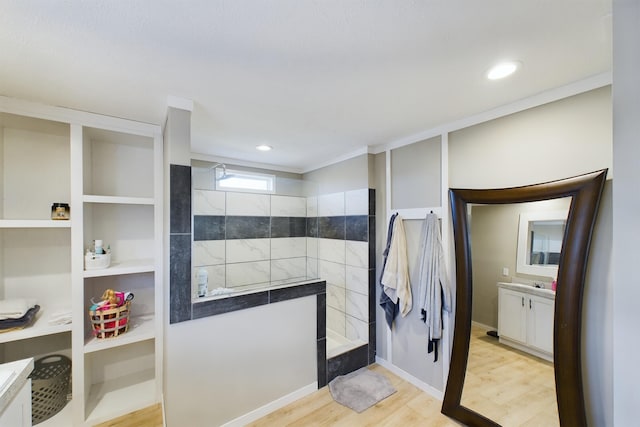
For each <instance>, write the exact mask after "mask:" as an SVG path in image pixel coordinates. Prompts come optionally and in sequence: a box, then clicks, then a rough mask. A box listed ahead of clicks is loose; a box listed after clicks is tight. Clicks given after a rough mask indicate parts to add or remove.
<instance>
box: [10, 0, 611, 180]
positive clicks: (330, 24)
mask: <svg viewBox="0 0 640 427" xmlns="http://www.w3.org/2000/svg"><path fill="white" fill-rule="evenodd" d="M501 59H517V60H520V61H522V63H523V67H522V69H521V70H520V71H519V72H518V73H517V74H516V75H514V76H511V77H509V78H507V79H506V80H503V81H500V82H490V81H487V80H486V79H485V78H484V73H485V72H486V70H487V69H488V68H489V67H490V66H491V65H492V64H493V63H494V62H496V61H498V60H501ZM610 70H611V1H610V0H607V1H604V0H521V1H506V0H482V1H479V0H452V1H435V0H421V1H408V0H388V1H380V0H358V1H351V0H322V1H320V0H316V1H312V0H271V1H258V0H228V1H221V0H199V1H191V0H189V1H169V0H138V1H98V0H95V1H80V0H67V1H62V0H61V1H44V0H42V1H27V0H11V1H10V0H0V94H2V95H5V96H11V97H16V98H22V99H27V100H33V101H38V102H44V103H47V104H53V105H61V106H65V107H70V108H75V109H80V110H85V111H92V112H97V113H101V114H107V115H113V116H119V117H126V118H130V119H134V120H140V121H145V122H150V123H156V124H162V123H163V122H164V118H165V116H166V108H167V99H168V97H169V96H176V97H180V98H186V99H190V100H192V101H193V102H194V110H193V115H192V150H193V151H194V152H196V153H203V154H209V155H213V156H223V157H231V158H236V159H243V160H248V161H255V162H260V163H265V164H272V165H277V166H281V167H283V168H289V169H293V170H308V169H309V168H313V167H314V166H315V165H319V164H322V163H324V162H327V161H331V160H332V159H335V158H338V157H340V156H342V155H345V154H348V153H352V152H354V151H357V150H361V149H363V147H367V146H369V147H371V146H376V145H380V144H385V143H389V142H393V141H396V140H399V139H403V138H406V137H408V136H410V135H414V134H418V133H420V132H423V131H425V130H428V129H430V128H434V127H436V126H438V125H441V124H443V123H447V122H450V121H453V120H456V119H459V118H462V117H466V116H470V115H474V114H478V113H481V112H483V111H487V110H490V109H493V108H495V107H498V106H500V105H504V104H508V103H511V102H514V101H517V100H519V99H523V98H526V97H529V96H533V95H536V94H539V93H541V92H544V91H546V90H549V89H552V88H556V87H559V86H563V85H567V84H570V83H573V82H576V81H579V80H582V79H585V78H589V77H591V76H594V75H598V74H601V73H606V72H609V71H610ZM261 143H266V144H269V145H272V146H273V147H274V150H273V151H271V152H269V153H261V152H257V151H256V150H255V148H254V147H255V146H256V145H258V144H261Z"/></svg>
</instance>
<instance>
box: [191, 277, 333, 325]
mask: <svg viewBox="0 0 640 427" xmlns="http://www.w3.org/2000/svg"><path fill="white" fill-rule="evenodd" d="M325 292H326V282H325V281H324V280H321V281H317V282H310V283H303V284H297V285H293V286H291V285H289V286H284V287H280V288H275V289H267V290H264V289H263V290H259V291H256V292H253V293H243V294H239V295H230V296H226V297H222V298H217V299H210V300H205V301H197V302H194V303H193V316H192V318H193V319H199V318H202V317H208V316H215V315H217V314H223V313H229V312H232V311H237V310H244V309H247V308H252V307H258V306H260V305H265V304H272V303H276V302H281V301H287V300H290V299H295V298H302V297H306V296H311V295H319V294H324V293H325Z"/></svg>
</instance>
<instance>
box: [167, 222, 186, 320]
mask: <svg viewBox="0 0 640 427" xmlns="http://www.w3.org/2000/svg"><path fill="white" fill-rule="evenodd" d="M190 319H191V234H171V235H169V323H178V322H184V321H185V320H190Z"/></svg>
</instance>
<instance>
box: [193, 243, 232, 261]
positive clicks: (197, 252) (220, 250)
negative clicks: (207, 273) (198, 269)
mask: <svg viewBox="0 0 640 427" xmlns="http://www.w3.org/2000/svg"><path fill="white" fill-rule="evenodd" d="M224 263H225V245H224V240H196V241H194V242H193V265H194V266H201V265H217V264H224Z"/></svg>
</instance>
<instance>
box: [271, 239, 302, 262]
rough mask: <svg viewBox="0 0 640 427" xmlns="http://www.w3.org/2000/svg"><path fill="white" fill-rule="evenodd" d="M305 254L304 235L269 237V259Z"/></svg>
mask: <svg viewBox="0 0 640 427" xmlns="http://www.w3.org/2000/svg"><path fill="white" fill-rule="evenodd" d="M304 256H307V238H306V237H282V238H277V239H271V259H281V258H296V257H304Z"/></svg>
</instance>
